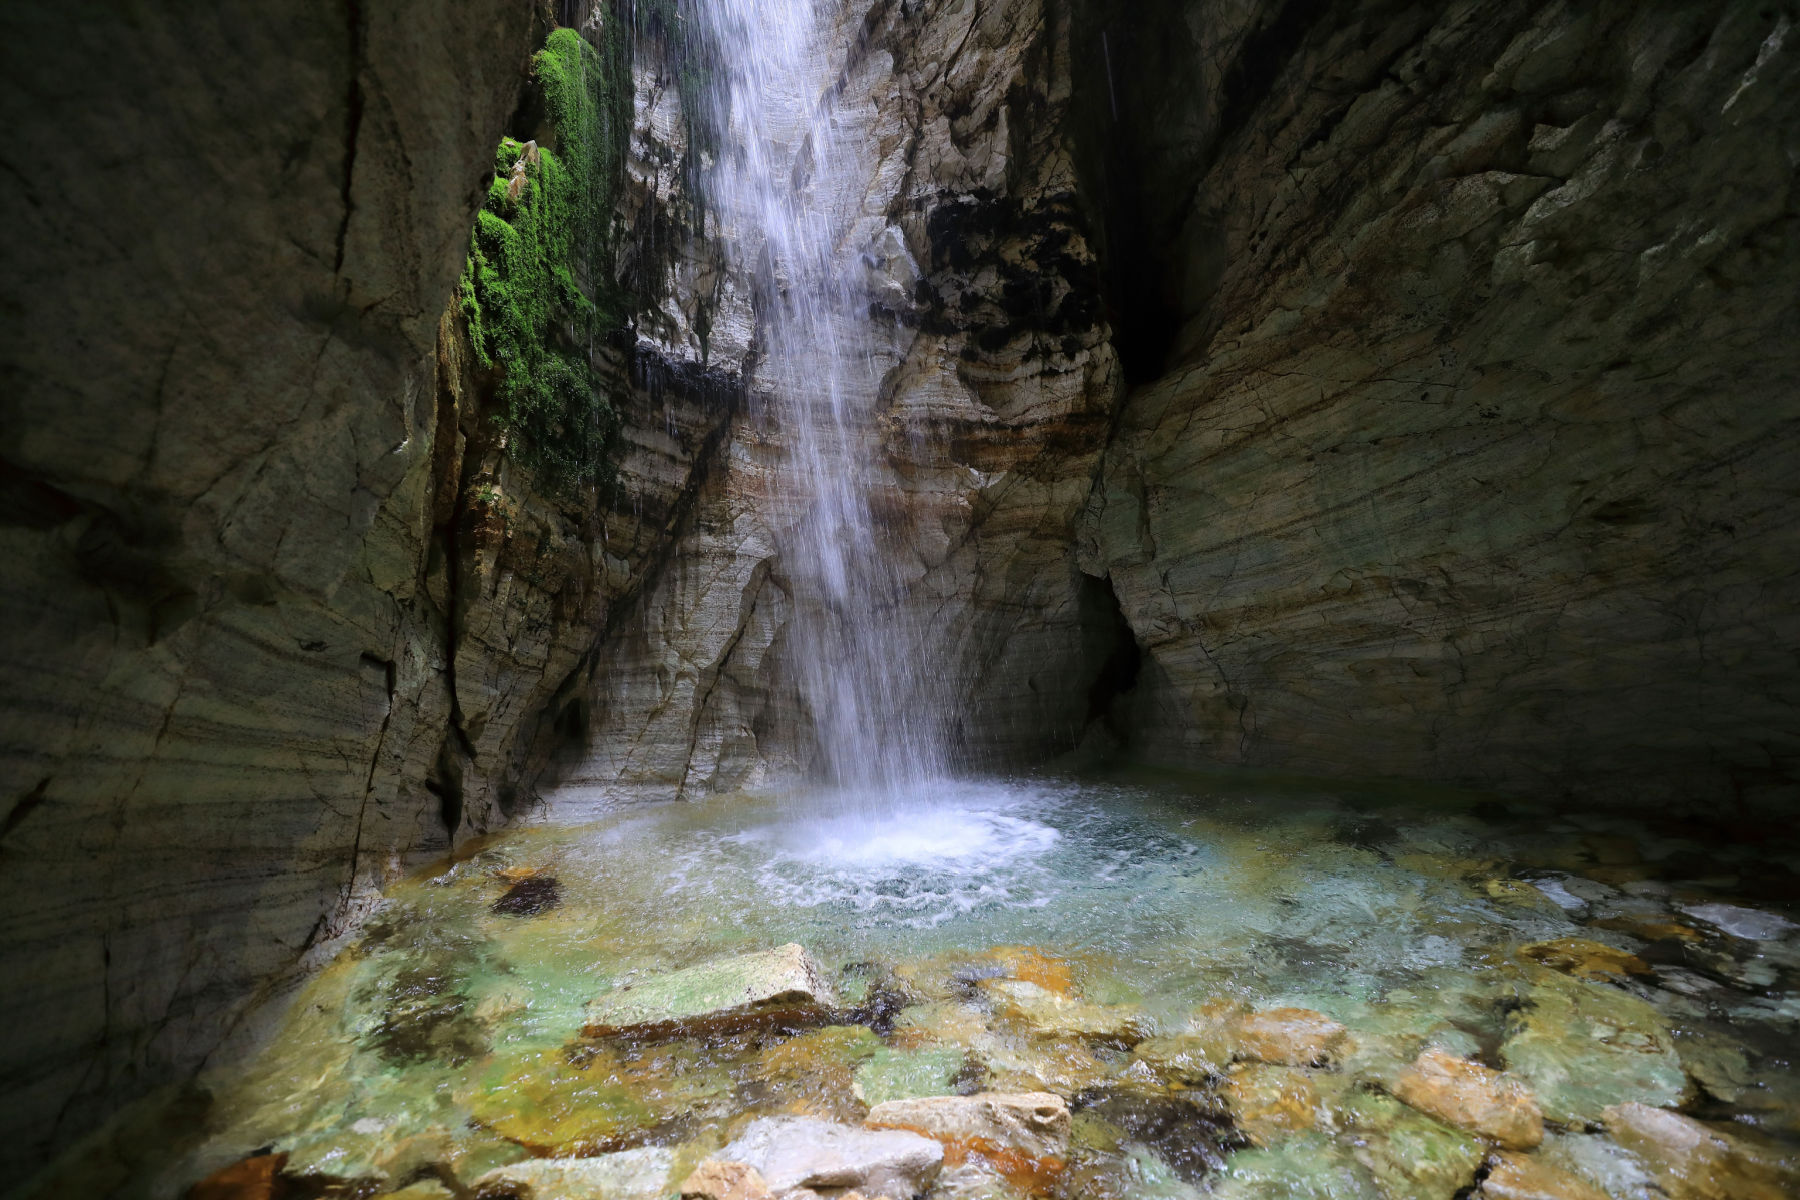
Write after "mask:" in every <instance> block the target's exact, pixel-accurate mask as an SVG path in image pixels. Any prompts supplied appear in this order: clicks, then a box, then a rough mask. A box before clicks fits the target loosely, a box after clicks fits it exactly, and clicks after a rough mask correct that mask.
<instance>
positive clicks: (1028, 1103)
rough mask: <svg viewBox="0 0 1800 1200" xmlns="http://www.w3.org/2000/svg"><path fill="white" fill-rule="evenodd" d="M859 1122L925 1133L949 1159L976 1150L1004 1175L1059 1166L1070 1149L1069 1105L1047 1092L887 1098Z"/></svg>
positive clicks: (1055, 1168) (884, 1127) (963, 1157)
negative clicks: (865, 1118) (943, 1150)
mask: <svg viewBox="0 0 1800 1200" xmlns="http://www.w3.org/2000/svg"><path fill="white" fill-rule="evenodd" d="M864 1124H866V1125H867V1126H868V1127H869V1128H871V1129H906V1130H911V1131H913V1132H915V1133H921V1134H924V1135H925V1136H927V1137H930V1138H932V1139H934V1140H936V1141H939V1142H942V1143H943V1144H944V1146H945V1147H946V1150H947V1157H948V1158H949V1159H950V1160H951V1161H952V1162H961V1161H962V1160H963V1159H965V1158H967V1157H969V1156H970V1155H971V1154H979V1155H980V1156H982V1157H983V1158H986V1159H988V1160H989V1161H991V1162H993V1163H995V1164H996V1165H997V1166H999V1167H1000V1168H1001V1170H1002V1173H1004V1174H1007V1175H1013V1174H1016V1173H1018V1172H1019V1171H1021V1170H1026V1171H1043V1170H1046V1169H1047V1170H1050V1171H1055V1170H1060V1169H1061V1167H1062V1165H1063V1162H1064V1160H1065V1159H1066V1158H1067V1157H1068V1153H1069V1106H1068V1105H1067V1104H1066V1103H1064V1102H1063V1099H1062V1097H1061V1096H1054V1095H1051V1094H1050V1093H1049V1092H1022V1093H1014V1094H1008V1093H1000V1092H984V1093H982V1094H980V1095H977V1096H933V1097H928V1098H924V1099H917V1100H890V1101H888V1102H887V1103H886V1104H877V1105H876V1106H875V1107H874V1108H872V1109H870V1110H869V1118H868V1120H867V1121H866V1122H864Z"/></svg>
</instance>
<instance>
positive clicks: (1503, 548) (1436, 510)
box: [1082, 3, 1800, 810]
mask: <svg viewBox="0 0 1800 1200" xmlns="http://www.w3.org/2000/svg"><path fill="white" fill-rule="evenodd" d="M1098 8H1099V10H1100V14H1099V15H1098V16H1096V17H1095V21H1096V24H1097V28H1096V29H1095V32H1096V33H1098V32H1100V31H1101V30H1102V29H1107V30H1110V31H1112V32H1114V33H1116V34H1118V35H1119V36H1118V37H1117V38H1116V39H1115V40H1114V41H1113V42H1112V43H1111V44H1112V45H1113V46H1114V47H1115V48H1117V47H1127V48H1129V47H1131V46H1136V47H1138V48H1139V49H1138V50H1137V51H1136V56H1135V57H1134V58H1129V59H1127V60H1125V61H1122V62H1121V61H1114V62H1112V63H1111V64H1110V65H1111V68H1112V70H1113V73H1114V77H1115V78H1116V79H1117V80H1118V81H1119V83H1118V86H1119V87H1120V88H1122V89H1123V92H1122V94H1121V95H1120V98H1119V103H1120V105H1121V106H1122V107H1123V108H1124V109H1125V110H1126V111H1129V112H1132V113H1134V114H1137V115H1136V118H1135V119H1134V120H1131V121H1126V122H1121V123H1119V124H1117V125H1113V126H1108V127H1106V128H1107V136H1108V137H1109V138H1111V139H1112V140H1113V141H1115V142H1123V143H1124V144H1125V149H1123V150H1121V151H1119V152H1118V153H1120V154H1123V155H1124V158H1123V159H1122V160H1121V159H1114V160H1113V161H1114V162H1115V163H1118V162H1121V161H1124V162H1133V163H1135V164H1136V165H1137V166H1138V167H1139V168H1140V169H1139V171H1138V172H1137V173H1136V174H1135V175H1131V174H1128V173H1124V172H1120V171H1117V170H1115V171H1113V172H1111V173H1109V175H1108V181H1109V183H1111V184H1112V186H1114V187H1115V188H1117V187H1123V186H1126V185H1124V184H1123V183H1121V182H1120V181H1121V180H1123V179H1131V178H1135V179H1137V180H1139V181H1140V186H1139V187H1138V188H1137V191H1136V193H1135V197H1136V198H1137V199H1138V200H1140V201H1141V209H1142V212H1141V213H1140V214H1138V215H1139V218H1140V219H1139V220H1138V221H1137V222H1136V223H1137V224H1139V225H1141V226H1143V232H1142V234H1141V235H1140V239H1141V240H1140V245H1141V247H1142V253H1143V256H1144V261H1143V262H1142V263H1141V264H1140V265H1141V270H1140V271H1139V272H1138V274H1137V275H1136V276H1135V277H1134V278H1133V279H1132V280H1131V282H1132V283H1134V284H1135V285H1136V286H1135V287H1134V288H1133V292H1134V294H1135V295H1137V296H1139V297H1140V298H1141V302H1142V303H1144V304H1146V305H1147V311H1146V314H1145V315H1147V316H1156V315H1160V316H1161V317H1162V318H1163V319H1164V322H1165V325H1166V328H1167V330H1168V336H1167V338H1166V340H1165V341H1164V342H1163V343H1161V344H1159V345H1158V346H1157V347H1155V348H1154V349H1153V351H1152V352H1142V351H1141V352H1140V354H1139V357H1138V359H1137V368H1138V370H1139V371H1140V372H1141V373H1143V374H1144V375H1145V376H1146V377H1150V378H1154V382H1152V383H1149V384H1148V385H1147V386H1145V387H1143V388H1142V389H1141V390H1139V391H1137V392H1135V393H1134V394H1133V395H1132V396H1131V398H1130V399H1129V401H1128V402H1127V403H1126V404H1125V406H1124V409H1123V411H1122V413H1121V415H1120V419H1119V425H1118V431H1117V433H1116V435H1115V437H1114V439H1113V442H1112V444H1111V446H1110V448H1109V450H1108V452H1107V456H1106V462H1105V468H1104V471H1103V474H1102V477H1101V480H1100V482H1099V485H1098V486H1097V487H1096V490H1095V496H1094V503H1093V506H1092V509H1091V510H1090V517H1089V523H1088V525H1087V530H1086V534H1085V545H1084V550H1083V558H1082V563H1083V566H1084V568H1085V569H1087V570H1089V571H1091V572H1092V573H1093V574H1094V575H1096V576H1106V577H1108V578H1109V579H1110V582H1111V585H1112V588H1113V589H1114V591H1115V592H1116V593H1117V594H1118V597H1119V600H1120V603H1121V605H1122V607H1123V611H1124V613H1125V616H1126V618H1127V620H1128V621H1129V622H1130V625H1131V628H1132V630H1133V631H1134V632H1135V634H1136V636H1137V639H1138V641H1139V643H1140V644H1141V645H1142V647H1143V648H1144V651H1145V656H1146V661H1145V663H1144V665H1143V674H1142V680H1143V682H1142V684H1141V686H1140V689H1139V692H1140V695H1139V698H1138V706H1137V707H1136V708H1134V709H1133V710H1132V714H1131V716H1130V717H1129V718H1128V721H1127V722H1126V723H1127V724H1129V725H1130V726H1131V727H1132V728H1134V729H1136V730H1139V731H1140V733H1141V735H1142V736H1141V737H1140V744H1141V745H1142V746H1143V747H1144V748H1145V749H1147V750H1149V751H1151V752H1153V753H1155V754H1157V755H1159V756H1163V757H1167V758H1170V759H1176V760H1184V761H1194V760H1202V761H1207V762H1217V763H1242V764H1248V765H1256V766H1271V767H1275V766H1279V767H1283V768H1289V769H1298V770H1308V771H1320V772H1327V773H1333V774H1364V775H1385V776H1408V777H1429V778H1436V779H1445V780H1470V781H1477V782H1480V783H1481V784H1484V785H1489V786H1492V785H1504V786H1510V787H1517V788H1539V789H1572V790H1579V791H1580V792H1581V793H1582V794H1583V795H1584V796H1587V797H1590V798H1595V797H1599V798H1611V799H1616V800H1618V801H1620V802H1624V803H1632V804H1640V805H1641V804H1644V803H1649V802H1655V803H1662V804H1683V805H1685V804H1697V805H1702V806H1704V805H1706V804H1710V803H1711V802H1714V801H1719V802H1724V803H1726V804H1729V805H1732V806H1751V807H1754V806H1756V805H1758V804H1762V805H1767V806H1769V807H1770V810H1774V809H1778V808H1779V806H1780V805H1781V804H1783V803H1789V802H1791V801H1792V800H1793V798H1794V797H1795V795H1796V786H1795V780H1796V777H1797V776H1800V742H1797V741H1796V739H1795V737H1794V733H1793V731H1794V729H1795V721H1794V705H1795V696H1794V693H1793V689H1792V687H1791V681H1792V679H1793V678H1794V676H1795V664H1796V658H1795V655H1796V647H1797V646H1800V616H1797V614H1800V603H1797V600H1800V597H1797V595H1796V586H1797V584H1796V579H1797V577H1796V576H1795V575H1794V573H1793V572H1792V571H1791V570H1790V569H1789V568H1788V567H1787V566H1786V565H1784V564H1788V563H1791V562H1794V561H1797V560H1800V523H1797V522H1795V521H1794V520H1793V519H1792V514H1791V510H1790V507H1789V501H1788V499H1787V491H1786V488H1787V483H1786V482H1785V481H1786V480H1787V479H1788V478H1789V477H1790V476H1791V474H1792V469H1791V464H1792V463H1793V461H1794V459H1795V457H1796V453H1797V446H1796V438H1797V437H1800V432H1797V431H1800V421H1797V420H1796V418H1800V387H1797V386H1796V382H1797V381H1800V336H1796V335H1797V333H1800V327H1797V325H1796V322H1797V321H1800V316H1797V314H1800V306H1797V305H1796V290H1795V289H1796V283H1795V281H1796V279H1800V239H1796V237H1795V236H1794V232H1793V231H1794V229H1795V227H1796V226H1795V221H1796V217H1797V215H1800V212H1797V207H1796V193H1795V190H1794V187H1793V177H1792V168H1791V165H1790V164H1791V161H1792V157H1793V155H1794V154H1795V153H1796V152H1797V151H1800V147H1797V146H1796V142H1795V138H1796V136H1797V135H1796V133H1795V131H1796V130H1797V129H1800V121H1797V120H1796V117H1797V116H1800V83H1797V76H1796V73H1797V72H1800V60H1797V59H1796V58H1795V56H1794V55H1793V53H1792V49H1791V47H1792V35H1791V32H1790V30H1791V26H1792V21H1793V17H1792V14H1791V13H1789V12H1787V11H1786V10H1778V9H1774V8H1767V7H1764V8H1760V9H1759V8H1756V7H1753V6H1735V5H1717V4H1691V5H1682V6H1679V7H1677V8H1669V7H1656V8H1645V7H1643V6H1641V5H1635V4H1629V3H1603V4H1596V5H1587V6H1582V7H1581V8H1580V9H1579V10H1577V9H1572V8H1569V7H1566V6H1563V5H1558V4H1550V3H1528V4H1517V5H1506V6H1499V7H1495V6H1486V5H1476V4H1471V3H1456V4H1448V5H1433V6H1425V7H1408V6H1405V5H1401V4H1385V3H1360V4H1348V5H1329V6H1317V7H1309V8H1305V9H1298V8H1295V7H1294V6H1292V5H1285V6H1283V5H1276V4H1273V3H1268V4H1249V5H1241V6H1234V7H1232V8H1231V9H1230V10H1229V11H1228V12H1227V11H1224V10H1209V12H1208V14H1207V15H1206V16H1205V17H1199V16H1193V17H1190V16H1189V13H1190V10H1188V9H1186V8H1184V7H1183V6H1180V5H1176V4H1169V5H1155V4H1152V5H1133V6H1131V7H1130V9H1129V13H1130V15H1129V16H1127V15H1125V12H1126V10H1124V9H1113V8H1109V7H1107V6H1105V5H1100V6H1098ZM1108 21H1110V22H1111V23H1110V24H1108ZM1124 53H1126V51H1125V50H1119V49H1115V55H1117V54H1124ZM1093 70H1094V79H1095V83H1096V87H1097V88H1101V87H1104V86H1105V83H1106V78H1105V77H1104V76H1103V75H1101V74H1100V65H1099V64H1098V63H1096V65H1095V67H1094V68H1093ZM1102 94H1103V93H1102ZM1130 198H1131V197H1130V196H1128V197H1127V199H1130Z"/></svg>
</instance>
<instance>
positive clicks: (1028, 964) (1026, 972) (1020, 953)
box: [992, 946, 1075, 996]
mask: <svg viewBox="0 0 1800 1200" xmlns="http://www.w3.org/2000/svg"><path fill="white" fill-rule="evenodd" d="M992 954H993V956H994V957H995V958H997V959H999V960H1000V965H1001V966H1003V967H1005V968H1006V970H1007V972H1008V974H1010V975H1011V976H1012V978H1014V979H1019V980H1023V981H1024V982H1026V983H1035V984H1037V985H1038V986H1039V987H1041V988H1043V989H1044V990H1045V991H1047V992H1055V993H1056V994H1057V995H1059V996H1067V995H1068V994H1069V993H1070V991H1071V990H1073V988H1074V986H1075V981H1074V977H1073V975H1072V974H1071V972H1070V970H1069V964H1068V961H1067V960H1065V959H1061V958H1056V957H1054V956H1052V955H1049V954H1045V953H1044V952H1043V951H1042V950H1039V949H1037V948H1036V947H1034V946H995V947H994V949H993V951H992Z"/></svg>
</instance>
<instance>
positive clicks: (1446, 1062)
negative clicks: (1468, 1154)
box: [1393, 1047, 1544, 1150]
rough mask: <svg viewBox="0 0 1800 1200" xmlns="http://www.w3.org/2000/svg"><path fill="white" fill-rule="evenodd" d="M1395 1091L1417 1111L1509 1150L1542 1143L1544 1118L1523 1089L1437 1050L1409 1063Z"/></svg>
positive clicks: (1488, 1070)
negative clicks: (1490, 1139)
mask: <svg viewBox="0 0 1800 1200" xmlns="http://www.w3.org/2000/svg"><path fill="white" fill-rule="evenodd" d="M1393 1091H1394V1095H1395V1096H1397V1097H1399V1098H1400V1099H1401V1100H1404V1101H1405V1102H1406V1103H1408V1104H1410V1105H1412V1106H1413V1107H1414V1108H1416V1109H1418V1110H1419V1111H1420V1112H1422V1113H1428V1114H1430V1115H1431V1116H1434V1117H1436V1118H1437V1119H1438V1120H1440V1121H1443V1122H1445V1123H1446V1124H1449V1125H1455V1126H1457V1127H1459V1128H1462V1129H1467V1130H1468V1131H1470V1132H1471V1133H1478V1134H1480V1135H1481V1136H1482V1137H1485V1138H1492V1139H1493V1140H1494V1141H1496V1142H1498V1143H1499V1144H1500V1145H1502V1146H1504V1147H1506V1148H1507V1149H1509V1150H1529V1149H1531V1148H1532V1147H1533V1146H1535V1145H1537V1144H1538V1143H1539V1142H1541V1141H1543V1140H1544V1114H1543V1112H1542V1111H1541V1110H1540V1109H1539V1108H1538V1105H1537V1101H1536V1100H1534V1099H1532V1096H1531V1092H1530V1091H1529V1090H1528V1089H1527V1088H1526V1087H1525V1085H1524V1084H1522V1083H1520V1082H1519V1081H1518V1080H1516V1079H1511V1078H1508V1077H1507V1076H1505V1075H1503V1074H1501V1073H1500V1072H1499V1071H1495V1070H1491V1069H1489V1068H1487V1067H1484V1066H1482V1065H1481V1064H1480V1063H1476V1062H1470V1061H1469V1060H1468V1059H1466V1058H1458V1057H1457V1056H1456V1055H1454V1054H1450V1053H1448V1052H1446V1051H1444V1050H1440V1049H1437V1048H1436V1047H1432V1048H1430V1049H1427V1050H1426V1051H1424V1052H1423V1053H1422V1054H1420V1055H1419V1057H1418V1058H1417V1059H1415V1060H1414V1061H1413V1065H1412V1066H1410V1067H1408V1068H1407V1069H1406V1070H1405V1072H1403V1073H1402V1074H1401V1076H1400V1078H1398V1079H1397V1080H1395V1081H1394V1088H1393Z"/></svg>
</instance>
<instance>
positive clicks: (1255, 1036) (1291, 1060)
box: [1232, 1008, 1344, 1067]
mask: <svg viewBox="0 0 1800 1200" xmlns="http://www.w3.org/2000/svg"><path fill="white" fill-rule="evenodd" d="M1232 1032H1233V1034H1234V1037H1233V1043H1234V1045H1235V1048H1236V1051H1237V1056H1238V1057H1239V1058H1247V1059H1251V1060H1253V1061H1255V1062H1266V1063H1278V1064H1280V1065H1283V1066H1289V1067H1310V1066H1313V1065H1315V1064H1319V1063H1324V1062H1327V1061H1329V1060H1330V1059H1331V1057H1332V1055H1333V1054H1334V1052H1335V1051H1336V1050H1337V1048H1338V1045H1339V1044H1340V1043H1341V1042H1342V1041H1343V1038H1344V1027H1343V1026H1342V1025H1339V1024H1338V1023H1337V1022H1336V1021H1333V1020H1332V1019H1331V1018H1330V1017H1327V1016H1326V1015H1325V1014H1323V1013H1317V1012H1314V1011H1313V1010H1312V1009H1310V1008H1270V1009H1263V1010H1261V1011H1259V1012H1252V1013H1245V1014H1244V1015H1242V1016H1240V1017H1238V1018H1237V1020H1236V1021H1235V1022H1233V1029H1232Z"/></svg>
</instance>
